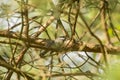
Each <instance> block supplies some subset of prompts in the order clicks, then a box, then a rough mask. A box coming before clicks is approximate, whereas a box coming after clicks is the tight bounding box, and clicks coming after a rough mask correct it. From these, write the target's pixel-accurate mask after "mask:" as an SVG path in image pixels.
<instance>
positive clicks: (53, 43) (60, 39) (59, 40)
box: [40, 36, 66, 57]
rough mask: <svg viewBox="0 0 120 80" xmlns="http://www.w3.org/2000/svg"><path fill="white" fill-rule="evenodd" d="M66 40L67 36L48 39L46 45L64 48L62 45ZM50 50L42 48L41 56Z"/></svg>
mask: <svg viewBox="0 0 120 80" xmlns="http://www.w3.org/2000/svg"><path fill="white" fill-rule="evenodd" d="M65 40H66V37H65V36H60V37H58V38H56V39H55V40H54V41H48V42H47V45H46V47H51V48H53V49H62V46H63V44H64V41H65ZM48 52H49V50H42V51H41V52H40V57H44V56H45V54H46V53H48Z"/></svg>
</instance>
